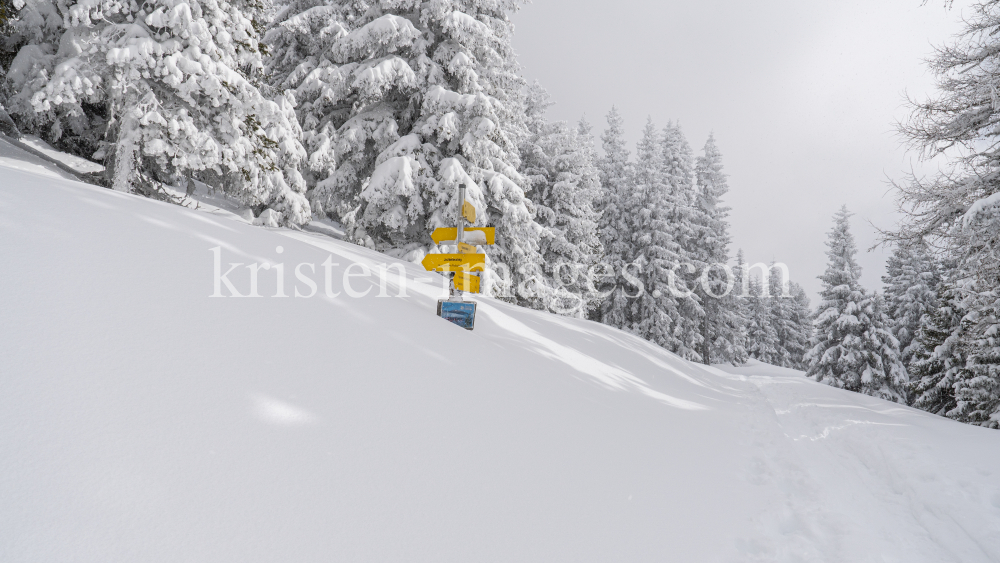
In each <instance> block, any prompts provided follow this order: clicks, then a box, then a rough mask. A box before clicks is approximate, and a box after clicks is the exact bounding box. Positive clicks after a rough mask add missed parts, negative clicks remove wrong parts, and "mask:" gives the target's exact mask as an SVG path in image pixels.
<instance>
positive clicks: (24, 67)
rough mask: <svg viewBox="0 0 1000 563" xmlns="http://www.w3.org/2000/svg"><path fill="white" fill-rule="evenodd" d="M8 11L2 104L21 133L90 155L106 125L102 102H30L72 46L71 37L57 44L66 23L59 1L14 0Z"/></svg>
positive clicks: (0, 54) (2, 42) (1, 59)
mask: <svg viewBox="0 0 1000 563" xmlns="http://www.w3.org/2000/svg"><path fill="white" fill-rule="evenodd" d="M62 6H63V7H65V5H64V4H63V5H62ZM6 10H7V11H8V12H9V13H10V16H11V18H10V20H9V21H8V22H7V25H6V26H5V29H3V31H2V33H0V66H2V69H3V71H4V77H3V80H2V81H0V104H3V106H4V107H5V108H6V110H7V112H9V114H10V117H11V118H12V119H13V121H14V122H15V123H16V126H17V127H18V128H19V129H20V131H21V132H24V133H32V134H35V135H38V136H40V137H42V138H44V139H45V140H46V141H48V142H50V143H51V144H52V145H54V146H56V147H58V148H60V149H62V150H65V151H67V152H71V153H74V154H80V155H81V156H84V157H88V158H89V157H90V156H91V155H92V154H93V153H94V152H95V151H97V150H98V149H99V148H100V141H101V138H102V135H103V134H104V131H105V129H106V128H107V112H106V110H105V108H104V106H103V105H101V104H83V105H80V106H79V107H75V108H73V107H70V108H67V107H61V106H60V107H56V108H52V109H50V110H48V111H38V109H37V108H35V107H34V106H33V105H32V103H31V99H32V97H33V96H34V94H35V93H36V92H37V91H38V90H40V89H41V88H42V87H44V85H45V84H46V83H47V81H48V77H49V76H51V75H52V72H53V71H54V69H55V65H56V64H57V63H58V62H60V61H62V60H65V59H66V58H67V56H68V55H67V54H66V52H67V51H72V50H74V49H75V48H76V44H75V43H74V42H72V41H69V42H68V44H67V45H61V42H62V38H63V35H64V33H65V31H66V28H65V26H64V25H63V14H62V13H61V12H60V4H59V3H57V2H55V1H53V0H15V1H14V2H10V3H8V4H7V8H6ZM70 39H71V38H70ZM60 53H61V54H60Z"/></svg>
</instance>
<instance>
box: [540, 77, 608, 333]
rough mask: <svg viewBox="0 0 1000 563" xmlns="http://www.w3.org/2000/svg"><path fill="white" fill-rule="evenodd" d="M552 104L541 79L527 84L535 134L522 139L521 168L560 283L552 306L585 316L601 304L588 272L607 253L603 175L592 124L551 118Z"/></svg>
mask: <svg viewBox="0 0 1000 563" xmlns="http://www.w3.org/2000/svg"><path fill="white" fill-rule="evenodd" d="M551 105H552V102H551V101H550V98H549V95H548V93H547V92H546V91H545V90H544V89H543V88H542V87H541V86H540V85H539V84H538V83H537V82H536V83H534V84H533V85H532V86H531V87H530V88H529V89H528V95H527V100H526V110H527V126H528V131H529V132H530V137H528V138H527V139H526V140H525V142H523V143H522V145H521V162H522V171H523V172H522V173H523V175H524V176H525V178H526V179H527V180H528V181H529V182H530V184H531V191H532V194H533V201H534V203H535V206H536V208H537V213H536V220H537V221H538V223H539V224H540V225H541V226H542V227H543V228H544V229H545V231H544V234H543V235H542V238H541V241H540V252H541V255H542V259H543V263H544V271H545V275H546V278H547V280H548V281H549V284H550V285H551V286H552V287H554V288H556V290H555V291H554V292H553V295H552V297H551V299H550V302H549V304H548V308H549V309H550V310H552V311H554V312H556V313H559V314H563V315H571V316H577V317H585V316H587V314H588V313H589V312H591V311H592V310H593V309H594V308H595V307H596V306H597V305H598V304H599V301H598V298H597V295H596V292H594V291H592V290H591V289H590V283H589V282H588V277H587V275H588V274H587V273H588V271H590V269H591V268H592V267H593V266H594V265H595V264H597V263H598V261H599V260H600V259H601V257H602V255H603V249H602V248H601V242H600V240H599V239H598V236H597V218H598V215H597V212H596V211H595V210H594V205H595V202H596V201H597V199H598V198H599V197H600V185H601V184H600V175H599V172H598V171H597V167H596V165H595V163H594V160H595V158H596V155H595V150H594V147H593V138H592V137H591V136H590V126H589V125H587V124H586V123H585V122H581V124H580V125H579V126H578V127H570V126H569V125H568V124H566V123H565V122H562V121H559V122H554V123H549V122H548V121H546V119H545V110H546V108H548V107H549V106H551Z"/></svg>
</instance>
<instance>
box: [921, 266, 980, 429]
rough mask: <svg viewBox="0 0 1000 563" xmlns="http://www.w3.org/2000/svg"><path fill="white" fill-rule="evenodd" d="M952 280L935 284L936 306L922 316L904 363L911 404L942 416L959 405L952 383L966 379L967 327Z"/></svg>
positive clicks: (957, 292)
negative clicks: (911, 352) (908, 379)
mask: <svg viewBox="0 0 1000 563" xmlns="http://www.w3.org/2000/svg"><path fill="white" fill-rule="evenodd" d="M954 283H955V282H954V280H950V279H944V280H941V281H940V283H939V284H938V287H937V288H936V294H937V295H936V301H937V307H936V308H935V309H934V310H932V311H930V312H929V313H927V314H926V315H924V316H922V317H921V319H920V326H919V328H918V329H917V333H916V336H915V338H914V339H913V343H912V349H913V355H912V357H911V359H910V363H909V365H908V366H907V367H908V369H909V373H910V386H911V391H912V396H913V406H914V407H916V408H918V409H923V410H925V411H928V412H932V413H934V414H938V415H941V416H948V413H949V412H952V411H953V410H954V409H955V407H956V406H958V404H957V402H956V401H955V383H956V382H957V381H958V380H960V379H968V374H967V373H965V365H966V356H967V353H966V348H967V346H966V344H965V338H964V337H965V331H966V329H967V328H968V327H967V326H966V323H963V322H962V319H963V318H964V317H965V311H964V310H963V309H962V303H961V301H962V300H961V297H960V292H959V291H958V290H957V288H956V287H955V285H954Z"/></svg>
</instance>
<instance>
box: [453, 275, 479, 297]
mask: <svg viewBox="0 0 1000 563" xmlns="http://www.w3.org/2000/svg"><path fill="white" fill-rule="evenodd" d="M453 281H454V282H455V289H457V290H459V291H465V292H468V293H479V276H477V275H474V274H470V273H468V272H455V279H454V280H453Z"/></svg>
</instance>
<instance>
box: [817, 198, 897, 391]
mask: <svg viewBox="0 0 1000 563" xmlns="http://www.w3.org/2000/svg"><path fill="white" fill-rule="evenodd" d="M850 217H851V213H850V212H848V211H847V207H846V206H844V207H842V208H841V209H840V211H838V212H837V214H836V215H835V216H834V227H833V230H832V231H830V233H829V240H828V241H827V248H828V250H827V253H826V255H827V257H828V258H829V262H828V263H827V267H826V272H824V274H823V275H822V276H820V280H822V281H823V290H822V292H821V293H820V296H821V297H822V301H821V302H820V305H819V308H818V309H817V310H816V316H815V318H814V321H813V324H814V326H815V327H816V331H815V333H814V335H813V339H812V341H811V342H810V344H811V348H810V350H809V352H808V353H807V355H806V359H807V361H808V362H809V369H808V371H807V372H806V375H808V376H809V377H813V378H815V379H816V381H820V382H822V383H826V384H827V385H832V386H834V387H840V388H842V389H848V390H850V391H856V392H859V393H864V394H866V395H872V396H875V397H880V398H883V399H886V400H889V401H893V402H900V401H905V398H906V385H907V375H906V369H905V368H904V367H903V364H902V363H900V361H899V348H898V346H899V344H898V342H897V341H896V339H895V338H894V337H893V336H892V334H890V333H889V330H888V328H887V324H888V319H887V318H886V316H885V311H884V310H883V304H882V299H881V297H880V296H878V295H874V294H870V293H868V292H866V291H865V290H864V288H863V287H861V283H860V281H859V280H860V278H861V266H859V265H858V263H857V261H856V260H855V254H856V253H857V248H856V246H855V244H854V236H853V235H851V231H850V223H849V220H850Z"/></svg>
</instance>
